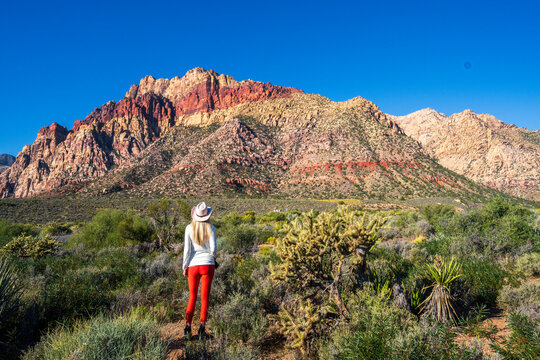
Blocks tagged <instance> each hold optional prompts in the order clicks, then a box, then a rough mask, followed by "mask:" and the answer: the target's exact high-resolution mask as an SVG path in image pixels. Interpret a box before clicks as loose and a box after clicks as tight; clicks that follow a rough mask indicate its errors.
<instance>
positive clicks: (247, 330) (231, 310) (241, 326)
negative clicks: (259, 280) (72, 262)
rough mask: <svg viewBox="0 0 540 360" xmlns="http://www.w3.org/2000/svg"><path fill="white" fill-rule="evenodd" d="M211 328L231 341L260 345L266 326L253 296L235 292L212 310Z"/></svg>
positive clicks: (260, 307)
mask: <svg viewBox="0 0 540 360" xmlns="http://www.w3.org/2000/svg"><path fill="white" fill-rule="evenodd" d="M211 321H212V329H213V330H214V332H215V333H216V334H217V335H218V336H224V337H225V338H227V339H229V340H231V341H242V342H247V343H249V344H251V345H255V346H257V345H260V344H261V342H262V340H263V338H264V335H265V333H266V328H267V319H266V317H265V316H264V314H263V312H262V305H261V303H260V302H259V300H258V299H257V298H256V297H255V298H254V297H251V296H249V295H248V294H242V293H235V294H233V295H232V296H231V297H230V298H229V300H228V301H227V302H226V303H225V304H223V305H221V306H220V307H219V308H217V309H216V310H214V316H213V318H212V319H211Z"/></svg>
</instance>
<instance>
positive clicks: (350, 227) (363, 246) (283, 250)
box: [271, 207, 387, 349]
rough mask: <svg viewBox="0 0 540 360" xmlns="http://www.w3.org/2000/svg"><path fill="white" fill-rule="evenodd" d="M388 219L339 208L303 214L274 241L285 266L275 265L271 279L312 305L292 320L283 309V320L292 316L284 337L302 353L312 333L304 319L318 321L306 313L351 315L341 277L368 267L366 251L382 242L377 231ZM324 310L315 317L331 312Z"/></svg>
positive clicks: (286, 322)
mask: <svg viewBox="0 0 540 360" xmlns="http://www.w3.org/2000/svg"><path fill="white" fill-rule="evenodd" d="M386 221H387V219H386V218H383V217H380V216H368V215H365V214H364V215H362V216H360V215H358V213H356V212H355V211H353V210H351V209H349V208H348V207H339V208H338V209H337V210H336V211H334V212H323V213H320V214H318V215H317V214H316V213H315V212H313V211H311V212H309V213H305V214H302V216H300V217H298V218H296V219H295V220H294V221H293V222H292V223H291V224H289V225H287V227H286V230H287V234H286V235H285V236H284V237H283V238H281V239H278V240H277V241H276V245H275V248H274V249H275V251H276V253H277V255H278V256H279V257H280V259H281V262H280V263H279V264H276V265H272V267H271V275H272V278H273V279H274V280H275V281H277V282H285V283H287V284H288V285H289V286H290V287H291V289H292V290H294V291H297V292H299V293H300V292H302V293H303V294H304V295H305V296H304V298H305V299H307V298H309V299H312V301H313V303H312V302H308V303H306V304H304V305H301V306H304V307H305V309H304V310H300V312H295V313H294V316H293V315H292V314H293V313H292V312H291V311H290V310H287V309H283V308H282V312H281V313H280V314H281V317H282V318H283V319H287V318H289V320H287V321H285V320H283V319H282V320H281V321H280V324H281V326H282V330H283V332H284V333H285V334H288V335H291V336H293V338H294V339H296V340H293V341H295V342H294V343H295V344H296V345H298V346H300V347H302V349H304V346H305V339H306V337H307V333H306V332H309V331H312V330H313V327H312V326H308V325H306V321H307V322H308V323H309V322H310V321H314V319H316V318H310V319H311V320H309V319H308V318H309V316H311V315H309V314H312V313H310V312H309V311H308V309H310V307H311V306H315V305H314V304H319V308H322V307H326V305H323V304H324V303H326V304H327V305H329V306H334V308H337V311H338V312H339V315H341V316H345V317H346V316H348V311H347V308H346V306H345V303H344V302H343V300H342V297H341V283H342V279H343V276H344V275H350V274H352V273H354V272H356V271H357V270H358V269H359V267H361V266H362V265H363V264H364V262H365V255H366V253H367V252H369V250H371V249H372V247H373V246H374V245H375V244H376V243H377V242H378V241H379V235H378V230H379V229H380V228H381V227H382V226H383V225H384V224H385V222H386ZM310 301H311V300H310ZM321 311H322V310H318V311H317V312H316V314H319V315H318V316H326V315H327V314H328V311H326V310H325V311H324V312H321ZM313 316H315V315H313ZM318 320H320V319H318ZM299 328H302V329H303V330H302V331H300V330H298V329H299ZM299 331H300V332H299Z"/></svg>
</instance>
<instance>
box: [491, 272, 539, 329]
mask: <svg viewBox="0 0 540 360" xmlns="http://www.w3.org/2000/svg"><path fill="white" fill-rule="evenodd" d="M497 303H498V304H499V306H500V307H502V308H503V309H505V310H508V311H520V312H522V313H523V314H525V315H527V316H529V317H530V318H532V319H536V320H540V281H526V282H523V283H521V284H520V285H519V286H517V287H512V285H511V284H508V285H505V286H504V287H503V288H502V290H501V294H500V295H499V298H498V299H497Z"/></svg>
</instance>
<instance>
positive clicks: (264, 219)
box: [257, 211, 287, 223]
mask: <svg viewBox="0 0 540 360" xmlns="http://www.w3.org/2000/svg"><path fill="white" fill-rule="evenodd" d="M257 220H258V221H259V222H260V223H272V222H278V221H286V220H287V214H286V213H284V212H281V211H270V212H267V213H264V214H261V215H259V216H258V217H257Z"/></svg>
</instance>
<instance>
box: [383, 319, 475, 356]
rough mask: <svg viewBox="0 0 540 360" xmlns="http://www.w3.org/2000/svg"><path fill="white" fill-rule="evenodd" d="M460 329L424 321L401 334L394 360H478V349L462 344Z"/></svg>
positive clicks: (396, 342)
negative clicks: (459, 339) (459, 340)
mask: <svg viewBox="0 0 540 360" xmlns="http://www.w3.org/2000/svg"><path fill="white" fill-rule="evenodd" d="M457 336H458V334H457V331H456V329H454V328H452V327H450V326H448V325H447V324H445V323H440V322H437V323H432V322H428V321H423V322H419V323H417V324H415V325H414V326H411V327H409V328H408V329H407V330H405V331H401V332H400V333H399V335H398V336H397V337H396V338H395V339H394V342H393V351H392V355H391V357H389V359H392V360H477V359H482V358H483V356H482V350H481V348H479V347H478V346H467V345H466V344H461V345H460V344H458V343H457V342H456V341H455V340H456V337H457Z"/></svg>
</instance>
